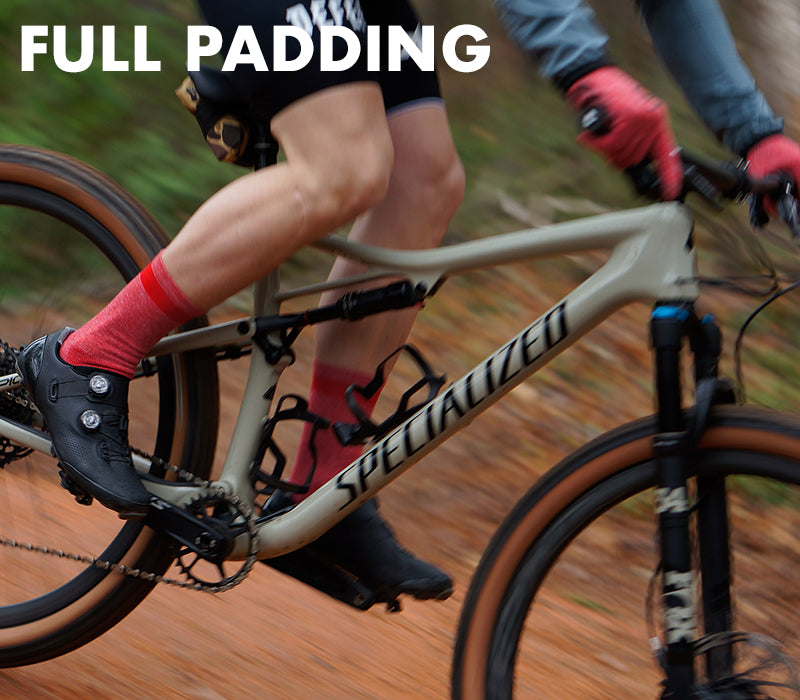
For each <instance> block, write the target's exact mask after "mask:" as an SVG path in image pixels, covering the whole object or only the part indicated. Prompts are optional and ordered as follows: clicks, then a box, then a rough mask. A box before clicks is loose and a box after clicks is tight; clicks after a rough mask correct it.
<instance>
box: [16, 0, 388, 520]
mask: <svg viewBox="0 0 800 700" xmlns="http://www.w3.org/2000/svg"><path fill="white" fill-rule="evenodd" d="M280 5H281V3H280V2H275V3H261V2H241V3H235V4H232V3H227V4H225V5H222V4H220V3H209V4H208V7H209V8H210V9H209V11H213V13H219V12H222V13H223V14H222V16H221V17H220V18H219V19H220V22H221V23H226V29H230V28H231V27H233V26H238V25H241V24H255V23H258V27H257V29H258V30H259V31H260V32H261V37H260V40H261V39H264V40H265V41H263V42H262V45H266V44H267V43H268V41H269V39H271V36H272V26H273V25H274V24H278V23H283V22H285V21H286V19H285V17H286V11H285V10H286V7H281V6H280ZM248 20H252V21H248ZM315 36H316V32H315ZM317 41H318V37H317ZM362 68H363V66H355V67H354V68H353V69H352V70H351V71H350V72H348V73H345V74H341V73H329V74H328V73H323V72H321V71H319V70H318V69H317V70H316V71H315V69H309V70H308V71H306V72H305V73H304V74H303V75H294V76H291V78H292V80H291V81H290V84H289V85H288V86H287V85H283V87H286V88H287V89H285V90H284V89H281V90H278V89H274V88H275V87H276V86H275V85H274V84H273V83H271V82H270V81H271V80H273V78H272V76H274V75H276V74H275V73H271V74H264V73H261V74H259V73H255V72H250V73H248V72H247V71H245V73H244V75H243V76H242V75H239V76H238V77H239V78H241V79H242V80H241V81H240V82H242V89H243V90H244V91H249V94H247V95H245V97H246V98H247V99H261V95H266V96H268V98H269V99H267V98H265V104H266V105H267V107H268V110H269V114H270V115H271V116H272V115H274V121H273V130H274V132H275V135H276V137H277V138H279V139H281V141H282V144H283V147H284V150H285V152H286V155H287V162H286V163H283V164H281V165H279V166H276V167H275V168H271V169H267V170H266V171H262V172H259V173H255V174H251V175H248V176H245V177H243V178H241V179H240V180H238V181H236V182H235V183H233V184H231V185H230V186H229V187H227V188H225V189H224V190H223V191H222V192H221V193H219V194H218V195H217V196H215V197H214V198H212V200H211V201H210V202H209V203H208V204H207V205H206V206H203V207H201V209H200V210H199V211H198V213H197V214H196V215H195V216H193V217H192V219H191V220H190V221H189V222H188V223H187V225H186V227H185V228H184V229H183V230H182V231H181V232H180V234H179V235H178V236H177V238H176V239H175V241H174V242H173V244H172V245H171V246H169V247H168V249H167V250H166V251H165V252H164V254H163V256H160V257H159V258H158V259H157V260H156V261H154V264H153V265H151V266H149V267H147V268H146V269H145V270H143V272H142V273H141V275H139V276H137V278H135V279H134V280H133V281H132V282H131V283H130V284H129V285H128V286H127V287H126V288H125V289H124V290H123V292H121V293H120V295H118V297H117V298H115V299H114V300H113V301H112V302H111V303H110V304H109V305H108V306H107V307H106V308H105V309H104V310H103V311H102V312H101V313H100V314H99V315H98V317H97V318H96V319H93V320H92V321H90V322H89V323H88V324H86V325H85V326H84V327H82V328H81V329H80V330H78V331H77V332H75V333H73V334H71V335H69V336H68V337H67V336H64V335H63V334H58V335H57V334H53V335H52V336H46V337H45V338H42V339H40V340H39V341H37V342H35V343H32V344H31V345H30V346H29V347H28V348H26V351H25V352H24V353H23V355H22V357H21V361H20V369H21V372H22V374H23V376H24V377H25V380H26V383H27V385H28V387H29V388H30V390H31V391H32V392H33V393H34V395H35V396H36V399H37V403H38V404H39V405H40V407H41V409H42V412H43V413H45V414H46V419H47V422H48V425H49V426H50V428H51V431H52V433H53V443H54V446H55V450H56V452H57V453H58V456H59V458H60V461H61V463H62V466H63V467H64V469H65V470H66V471H67V472H68V474H69V476H70V477H71V478H72V479H73V480H74V481H76V482H77V483H78V486H79V487H80V488H82V489H83V490H86V491H88V492H89V493H90V494H92V495H94V496H95V497H97V498H98V500H99V501H101V502H102V503H104V504H105V505H107V506H109V507H111V508H113V509H115V510H118V511H120V512H124V513H126V514H127V515H128V516H130V517H135V516H141V515H142V514H143V513H144V512H145V511H146V509H147V503H148V501H149V496H148V494H147V492H146V491H145V489H144V488H143V487H142V485H141V484H140V483H139V481H138V478H137V477H136V475H135V472H134V470H133V465H132V462H131V458H130V453H129V451H128V449H127V435H126V426H127V387H128V384H127V382H128V380H129V378H130V377H131V375H132V374H133V371H134V368H135V364H136V361H137V359H138V357H139V356H141V355H142V354H144V353H145V352H146V351H147V349H149V347H150V346H151V345H152V344H153V343H154V342H155V341H156V340H157V339H158V338H160V337H161V336H162V335H163V334H164V333H166V332H167V331H168V330H170V329H171V328H172V327H174V326H176V325H178V324H179V323H181V322H182V321H184V320H186V319H187V318H189V317H191V316H193V315H195V314H197V313H199V312H200V311H203V310H206V309H207V308H209V307H210V306H211V305H213V304H215V303H217V302H219V301H221V300H222V299H224V298H226V297H227V296H229V295H230V294H232V293H233V292H235V291H237V290H238V289H241V288H243V287H244V286H246V285H247V284H249V283H250V282H252V281H254V280H255V279H258V278H259V277H262V276H263V275H264V274H266V273H267V272H269V271H270V270H271V269H273V268H274V267H276V266H277V265H278V264H280V263H281V262H282V261H283V260H285V259H286V257H287V256H288V255H290V254H291V253H292V252H293V251H294V250H296V249H297V248H299V247H300V246H302V245H304V244H305V243H307V242H308V241H310V240H313V239H314V238H315V237H318V236H321V235H323V234H324V233H326V232H328V231H330V230H331V229H332V228H334V227H336V226H338V225H340V224H342V223H344V222H345V221H346V220H348V219H352V218H354V217H355V216H357V215H358V214H359V213H361V211H363V210H364V209H367V208H369V207H370V206H372V205H373V204H375V203H376V202H377V201H378V200H379V199H380V198H381V196H382V195H383V193H384V192H385V189H386V186H387V184H388V178H389V171H390V169H391V161H392V156H391V140H390V138H389V135H388V129H387V126H386V119H385V116H384V112H383V102H382V98H381V93H380V90H379V88H378V86H377V85H376V84H374V83H370V82H366V81H365V80H364V77H365V76H364V73H363V70H361V69H362ZM281 79H282V80H283V81H284V82H285V81H287V80H288V78H287V76H286V75H283V76H282V78H281ZM289 88H291V89H289ZM275 99H280V100H282V102H280V103H278V104H276V103H275ZM62 343H63V348H62ZM118 348H127V349H129V352H121V353H120V352H119V351H117V349H118ZM62 349H63V352H62ZM98 377H99V379H98ZM53 387H58V388H59V390H60V393H56V394H54V392H53ZM97 387H100V391H101V393H98V391H97Z"/></svg>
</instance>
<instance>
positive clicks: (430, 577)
mask: <svg viewBox="0 0 800 700" xmlns="http://www.w3.org/2000/svg"><path fill="white" fill-rule="evenodd" d="M287 505H290V503H289V499H288V497H286V496H285V494H284V493H282V492H278V493H276V494H275V495H273V497H272V499H271V500H270V503H269V504H268V506H267V510H268V511H273V512H274V511H277V510H280V509H281V508H282V507H286V506H287ZM304 551H306V552H308V553H309V554H313V555H314V556H315V557H319V558H320V559H324V560H326V561H329V562H331V563H333V564H335V565H336V566H339V567H341V568H342V569H344V570H345V571H347V572H349V573H350V574H352V575H353V576H355V577H356V578H357V579H358V580H359V581H361V582H362V583H363V584H364V585H366V586H368V587H369V588H370V589H372V590H373V591H375V593H376V594H377V599H378V600H379V601H384V602H390V601H393V600H395V599H396V598H397V596H398V595H400V594H401V593H405V594H406V595H410V596H413V597H414V598H417V599H419V600H432V599H433V600H445V599H446V598H449V597H450V595H451V594H452V593H453V581H452V579H451V578H450V577H449V576H448V575H447V574H446V573H444V572H443V571H440V570H439V569H437V568H436V567H435V566H433V564H429V563H428V562H426V561H422V560H421V559H418V558H417V557H415V556H414V555H413V554H411V552H409V551H408V550H407V549H405V548H404V547H402V546H401V545H400V543H399V542H398V541H397V539H395V536H394V533H393V532H392V530H391V528H390V527H389V525H388V524H387V523H386V521H385V520H384V519H383V518H382V517H381V515H380V513H379V512H378V504H377V502H376V499H374V498H373V499H371V500H369V501H367V502H366V503H364V504H363V505H361V506H359V507H358V508H356V510H354V511H353V512H352V513H350V515H348V516H347V517H346V518H344V520H342V521H341V522H339V523H337V524H336V525H334V526H333V527H332V528H331V529H330V530H328V532H326V533H324V534H322V535H320V536H319V537H318V538H317V539H316V540H314V541H313V542H312V543H311V544H308V545H306V546H305V547H303V548H302V549H300V550H298V551H297V553H298V554H299V553H301V552H304ZM289 556H291V555H289ZM266 563H267V564H268V563H269V561H268V560H267V562H266Z"/></svg>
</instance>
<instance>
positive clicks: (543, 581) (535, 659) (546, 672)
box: [452, 407, 800, 699]
mask: <svg viewBox="0 0 800 700" xmlns="http://www.w3.org/2000/svg"><path fill="white" fill-rule="evenodd" d="M654 431H655V424H654V422H653V421H651V420H645V421H640V422H636V423H632V424H630V425H628V426H624V427H622V428H620V429H618V430H615V431H612V432H611V433H608V434H607V435H605V436H603V437H601V438H598V439H597V440H595V441H593V442H592V443H590V444H589V445H587V446H586V447H584V448H583V449H581V450H579V451H578V452H577V453H575V454H574V455H572V456H570V457H568V458H567V459H566V460H564V461H563V462H562V463H561V464H560V465H558V466H557V467H556V468H554V469H553V470H552V471H551V472H550V473H549V474H548V475H547V476H546V477H544V478H543V479H542V480H541V482H540V483H539V484H537V485H536V486H535V487H534V488H533V489H532V490H531V491H530V492H528V494H526V496H525V497H524V498H523V499H522V500H521V501H520V503H519V504H518V505H517V507H516V508H515V510H514V511H513V512H512V513H511V515H510V516H509V517H508V518H507V519H506V521H505V522H504V523H503V525H502V526H501V528H500V529H499V531H498V532H497V534H496V535H495V537H494V539H493V540H492V542H491V544H490V546H489V547H488V549H487V551H486V553H485V555H484V558H483V560H482V561H481V563H480V565H479V567H478V570H477V572H476V574H475V577H474V580H473V583H472V585H471V587H470V590H469V593H468V595H467V599H466V602H465V605H464V609H463V613H462V618H461V621H460V624H459V629H458V635H457V640H456V647H455V656H454V667H453V678H452V682H453V697H455V698H481V699H483V698H492V699H496V698H510V697H519V698H527V697H542V698H567V697H570V698H572V697H609V698H611V697H613V698H615V699H622V698H637V699H640V698H656V697H660V696H661V693H662V690H663V686H662V680H663V673H662V671H661V668H660V666H659V664H658V663H657V661H656V658H654V654H653V651H652V645H656V646H657V643H656V641H657V640H659V639H661V638H663V636H662V630H661V629H660V622H659V621H660V620H661V615H660V604H659V597H660V595H659V593H658V591H660V579H659V577H658V575H657V571H658V562H659V554H658V550H657V544H656V543H657V541H658V540H657V531H656V528H655V515H654V513H653V507H652V504H653V503H654V502H655V497H654V494H653V493H652V490H653V487H654V484H655V474H656V470H655V461H654V459H653V452H652V444H653V436H654ZM702 477H724V481H725V484H726V490H727V494H728V511H729V518H730V528H731V536H730V551H731V557H732V566H733V571H734V579H733V584H732V587H731V595H732V598H733V606H732V610H731V611H730V612H731V615H732V626H731V629H733V630H738V631H741V632H743V634H742V635H740V636H734V635H732V634H726V635H721V636H719V637H717V638H715V639H714V640H713V641H709V643H708V645H707V648H706V649H705V650H704V651H703V652H700V651H698V654H697V659H696V676H697V678H698V694H697V697H698V698H701V697H702V698H723V697H724V698H742V699H746V698H797V697H800V686H798V684H797V680H796V678H795V677H794V660H796V659H800V588H799V587H798V586H797V585H796V583H797V579H796V575H797V566H798V563H800V542H798V537H797V533H798V531H800V488H798V487H799V486H800V424H799V423H798V422H796V421H794V420H791V419H788V418H786V417H783V416H779V415H776V414H774V413H770V412H766V411H761V410H755V409H752V408H742V407H726V408H719V409H717V410H716V411H715V412H714V414H713V416H712V421H711V427H710V428H709V430H708V432H707V434H706V435H705V436H704V438H703V440H702V443H701V445H700V449H699V450H698V452H697V456H696V459H693V472H692V479H691V481H692V483H694V482H695V481H696V479H697V478H702ZM694 520H696V518H694ZM723 549H724V545H723ZM698 566H699V563H698ZM697 577H698V580H699V579H700V575H699V573H698V574H697ZM698 588H700V587H699V586H698ZM698 596H699V593H698ZM697 609H698V610H701V609H702V601H699V600H698V601H697ZM698 633H699V634H700V635H702V633H703V631H702V630H699V632H698ZM720 648H723V649H725V650H726V651H725V653H727V649H732V651H733V656H734V659H735V662H734V665H733V669H728V670H729V671H730V672H729V673H726V674H725V675H726V676H727V678H722V677H719V676H717V677H713V678H712V677H710V676H709V673H708V664H709V658H710V655H709V650H712V649H717V650H719V649H720ZM736 673H738V674H742V675H741V676H740V677H737V676H735V675H734V674H736ZM761 681H766V682H768V683H777V684H778V685H774V686H773V685H765V684H763V683H761ZM700 686H702V689H701V688H700Z"/></svg>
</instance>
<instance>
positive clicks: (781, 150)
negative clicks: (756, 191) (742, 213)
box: [747, 134, 800, 216]
mask: <svg viewBox="0 0 800 700" xmlns="http://www.w3.org/2000/svg"><path fill="white" fill-rule="evenodd" d="M747 161H748V162H749V166H748V168H747V172H748V173H749V174H751V175H753V176H755V177H765V176H766V175H773V174H782V175H788V176H789V177H790V178H791V179H792V180H794V183H795V186H800V144H798V143H797V142H796V141H793V140H792V139H790V138H789V137H787V136H784V135H783V134H772V136H767V137H766V138H764V139H761V141H759V142H758V143H756V144H755V146H753V147H752V148H751V149H750V150H749V151H748V152H747ZM795 192H797V190H795ZM764 208H765V209H766V210H767V213H768V214H770V215H771V216H775V213H776V212H775V202H774V201H773V200H772V198H771V197H765V198H764Z"/></svg>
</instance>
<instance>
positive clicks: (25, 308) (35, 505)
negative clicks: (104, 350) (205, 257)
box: [0, 146, 218, 666]
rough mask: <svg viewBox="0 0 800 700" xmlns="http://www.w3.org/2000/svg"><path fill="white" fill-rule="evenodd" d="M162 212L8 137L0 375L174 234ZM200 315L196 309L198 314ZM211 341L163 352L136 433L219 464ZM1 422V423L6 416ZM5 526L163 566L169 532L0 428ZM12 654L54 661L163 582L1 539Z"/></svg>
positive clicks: (24, 538)
mask: <svg viewBox="0 0 800 700" xmlns="http://www.w3.org/2000/svg"><path fill="white" fill-rule="evenodd" d="M167 240H168V239H167V237H166V235H165V234H164V232H163V230H162V229H161V228H160V227H159V226H158V224H157V223H156V222H155V221H154V220H153V219H152V218H151V217H150V216H149V215H148V214H147V212H146V211H145V210H144V209H143V207H142V206H141V205H140V204H138V203H137V202H136V201H135V200H134V199H133V198H132V197H130V195H128V194H127V193H126V192H125V191H124V190H122V189H121V188H120V187H119V186H117V185H116V184H115V183H113V182H112V181H111V180H109V179H108V178H106V177H105V176H103V175H101V174H100V173H98V172H97V171H94V170H92V169H91V168H89V167H87V166H85V165H83V164H81V163H79V162H77V161H74V160H72V159H70V158H67V157H65V156H62V155H59V154H54V153H49V152H46V151H41V150H37V149H33V148H26V147H16V146H3V147H0V279H2V280H3V283H2V285H0V341H2V345H0V376H3V375H7V374H9V373H10V372H13V371H14V369H13V357H12V351H13V349H15V348H18V347H20V346H22V345H24V344H26V343H28V342H29V341H31V340H33V339H34V338H36V337H38V336H40V335H42V334H45V333H49V332H53V331H55V330H58V329H59V328H61V327H63V326H65V325H69V326H73V327H78V326H80V325H81V324H82V323H83V322H84V321H86V320H88V319H89V318H91V317H92V316H93V315H94V314H95V313H96V312H97V311H98V310H100V309H101V308H102V307H103V306H104V305H105V304H106V303H107V302H108V301H109V300H110V299H111V298H113V296H114V295H115V294H116V293H117V292H118V291H119V290H120V289H121V288H122V286H123V285H124V284H125V282H126V281H128V280H130V279H131V278H133V277H134V276H135V275H136V274H137V272H138V271H139V270H140V269H141V268H143V267H144V266H145V265H146V264H147V263H148V262H149V261H150V260H151V259H152V258H153V257H154V256H155V254H156V253H157V252H158V251H159V250H160V249H161V248H163V247H164V245H166V242H167ZM200 322H201V321H197V322H193V324H194V325H197V323H200ZM217 389H218V387H217V375H216V364H215V360H214V357H213V354H212V353H211V352H210V351H206V352H193V353H187V354H181V355H173V356H169V357H163V358H161V359H160V360H159V362H158V371H157V372H156V373H155V374H154V375H153V376H149V377H141V378H137V379H135V380H134V381H133V382H132V383H131V389H130V392H131V398H130V408H131V413H130V420H131V422H130V429H129V434H130V441H131V444H132V445H133V446H135V447H139V448H141V449H143V450H144V451H146V452H148V453H151V454H156V455H158V456H159V457H161V458H163V459H166V460H169V461H170V462H172V463H174V464H179V465H181V466H182V467H183V468H185V469H187V470H189V471H191V472H192V473H194V474H196V475H198V476H207V475H208V473H209V471H210V468H211V463H212V459H213V452H214V445H215V441H216V435H217V417H218V392H217ZM2 419H5V420H9V421H11V422H14V423H16V424H17V425H23V426H26V427H28V428H33V429H41V423H40V417H39V416H38V413H37V412H36V411H35V407H33V406H32V404H30V402H29V397H28V396H27V394H26V393H25V392H24V391H23V390H16V391H14V392H11V393H0V420H2ZM0 434H2V426H0ZM0 461H2V462H3V463H4V466H5V468H4V469H2V470H0V537H2V538H3V540H4V541H6V542H7V541H8V540H14V541H16V542H19V543H32V544H34V545H46V546H48V547H50V548H60V549H64V550H66V551H69V552H77V553H80V554H88V555H92V556H95V557H98V558H100V559H102V560H106V561H110V562H116V563H121V564H125V565H127V566H129V567H133V568H140V569H143V570H146V571H149V572H153V573H157V574H160V573H163V572H164V571H165V570H166V568H167V567H168V566H169V564H170V562H171V559H172V552H171V549H170V547H169V545H168V544H167V543H166V542H165V541H164V540H163V539H162V538H159V537H157V536H155V535H154V534H153V532H152V531H150V530H148V529H145V528H144V527H143V526H142V525H139V524H136V523H123V522H122V521H120V520H119V519H118V518H117V516H116V514H115V513H113V512H111V511H109V510H107V509H105V508H103V507H102V506H100V505H98V504H96V503H95V504H93V505H91V506H89V507H87V506H84V505H79V504H78V503H76V502H75V500H74V499H73V498H72V497H71V496H70V494H69V493H68V492H67V491H65V490H64V489H63V488H62V487H61V486H60V483H59V477H58V474H57V471H58V470H57V468H56V461H55V460H54V459H53V458H52V457H51V456H50V455H49V454H44V453H41V452H29V453H27V454H26V452H25V451H24V450H22V449H20V447H19V446H18V445H16V444H15V443H13V441H10V440H8V439H7V438H3V437H0ZM0 582H1V583H2V585H0V665H2V666H15V665H22V664H27V663H33V662H37V661H42V660H45V659H48V658H52V657H54V656H57V655H59V654H63V653H65V652H67V651H70V650H72V649H74V648H76V647H78V646H80V645H82V644H84V643H86V642H88V641H90V640H92V639H94V638H95V637H97V636H98V635H99V634H101V633H103V632H104V631H106V630H107V629H109V628H110V627H111V626H113V625H114V624H116V623H117V622H118V621H119V620H121V619H122V618H123V617H124V616H125V615H127V613H128V612H130V611H131V610H132V609H133V608H134V607H135V606H136V605H137V604H138V603H139V602H141V601H142V600H143V599H144V597H145V596H146V595H147V594H148V593H149V591H150V590H151V589H152V587H153V585H154V584H152V583H149V582H146V581H143V580H141V579H133V578H130V577H125V576H122V575H120V574H117V573H113V572H111V573H109V572H107V571H101V570H99V569H97V568H94V567H87V566H86V565H85V564H82V563H80V562H78V561H73V560H69V559H66V558H59V557H53V556H45V555H42V554H39V553H36V552H30V551H27V550H25V549H21V548H17V547H11V546H9V545H8V544H7V543H6V544H5V546H0Z"/></svg>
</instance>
